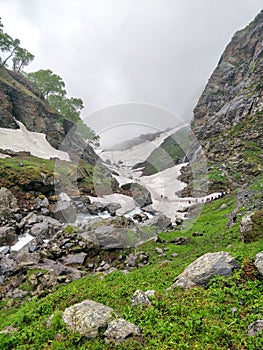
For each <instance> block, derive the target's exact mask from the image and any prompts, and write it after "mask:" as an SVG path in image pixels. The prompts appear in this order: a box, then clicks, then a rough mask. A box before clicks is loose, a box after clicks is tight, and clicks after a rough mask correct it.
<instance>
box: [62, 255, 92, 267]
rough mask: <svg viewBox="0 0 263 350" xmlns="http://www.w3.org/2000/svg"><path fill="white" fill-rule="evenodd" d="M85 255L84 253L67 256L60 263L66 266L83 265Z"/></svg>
mask: <svg viewBox="0 0 263 350" xmlns="http://www.w3.org/2000/svg"><path fill="white" fill-rule="evenodd" d="M86 257H87V254H86V253H84V252H81V253H77V254H68V255H66V256H65V257H63V258H62V260H61V262H62V263H63V265H66V266H75V265H84V262H85V260H86Z"/></svg>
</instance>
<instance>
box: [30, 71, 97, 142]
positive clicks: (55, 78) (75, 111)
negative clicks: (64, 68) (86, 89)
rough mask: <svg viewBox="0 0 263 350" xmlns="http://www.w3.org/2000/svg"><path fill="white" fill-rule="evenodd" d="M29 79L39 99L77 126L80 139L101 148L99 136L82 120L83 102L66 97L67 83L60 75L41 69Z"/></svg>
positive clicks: (31, 74) (32, 73)
mask: <svg viewBox="0 0 263 350" xmlns="http://www.w3.org/2000/svg"><path fill="white" fill-rule="evenodd" d="M27 77H28V78H29V80H30V81H31V82H32V83H33V84H34V85H35V86H36V89H37V91H38V94H39V97H41V96H43V97H44V99H46V100H47V101H48V103H49V104H50V106H51V107H52V108H54V110H55V111H56V112H57V113H59V114H60V115H62V116H63V117H64V118H65V119H67V120H69V121H71V122H73V123H75V124H77V129H76V132H77V133H78V134H79V135H80V137H82V138H84V139H87V140H89V143H91V144H92V145H93V146H96V147H97V146H99V137H98V135H96V134H95V132H94V131H93V130H92V129H90V128H89V127H88V126H87V125H86V124H85V123H84V121H83V120H82V119H81V118H80V112H81V110H82V109H83V108H84V104H83V101H82V100H81V99H80V98H75V97H67V96H66V94H67V92H66V90H65V83H64V81H63V80H62V78H61V77H60V76H59V75H57V74H55V73H53V72H52V71H51V70H50V69H40V70H39V71H36V72H31V73H28V74H27Z"/></svg>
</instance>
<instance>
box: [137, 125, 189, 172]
mask: <svg viewBox="0 0 263 350" xmlns="http://www.w3.org/2000/svg"><path fill="white" fill-rule="evenodd" d="M189 144H190V134H189V128H188V127H184V128H182V129H180V130H178V131H177V132H176V133H174V134H173V135H171V136H168V137H167V138H166V139H165V140H164V141H163V143H162V144H161V145H160V147H157V148H155V149H154V151H153V152H152V153H151V154H150V156H149V157H148V158H147V160H146V161H145V162H142V163H139V164H136V166H135V167H136V168H141V167H144V169H143V174H144V175H152V174H155V173H157V172H159V171H162V170H164V169H167V168H170V167H172V166H173V165H175V164H178V163H180V162H182V161H183V160H184V158H185V156H186V153H187V151H188V150H189Z"/></svg>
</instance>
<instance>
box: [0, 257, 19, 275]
mask: <svg viewBox="0 0 263 350" xmlns="http://www.w3.org/2000/svg"><path fill="white" fill-rule="evenodd" d="M16 266H17V264H16V262H15V261H14V260H13V259H10V258H8V257H7V256H4V257H3V258H2V259H1V264H0V275H5V274H12V273H13V272H14V270H15V268H16Z"/></svg>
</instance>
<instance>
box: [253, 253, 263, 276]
mask: <svg viewBox="0 0 263 350" xmlns="http://www.w3.org/2000/svg"><path fill="white" fill-rule="evenodd" d="M255 266H256V268H257V269H258V272H259V273H260V274H261V276H262V277H263V251H262V252H259V253H258V254H257V255H256V260H255Z"/></svg>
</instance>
